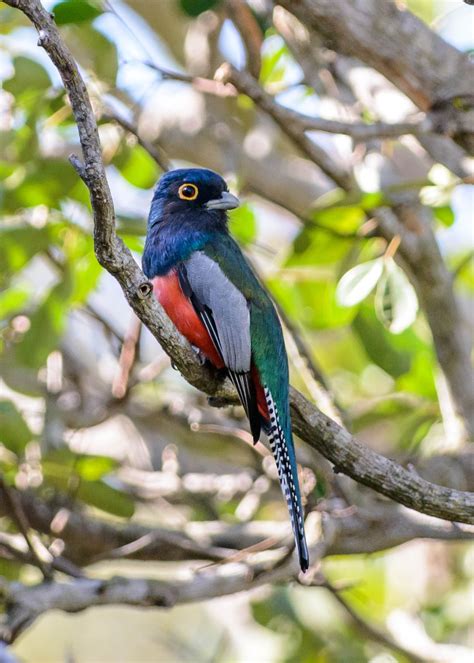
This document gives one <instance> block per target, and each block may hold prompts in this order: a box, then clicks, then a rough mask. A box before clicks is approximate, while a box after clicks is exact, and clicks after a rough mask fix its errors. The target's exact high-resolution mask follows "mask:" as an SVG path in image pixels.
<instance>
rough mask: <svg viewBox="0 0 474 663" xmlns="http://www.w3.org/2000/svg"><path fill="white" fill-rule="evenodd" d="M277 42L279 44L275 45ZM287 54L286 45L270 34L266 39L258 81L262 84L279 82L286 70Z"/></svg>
mask: <svg viewBox="0 0 474 663" xmlns="http://www.w3.org/2000/svg"><path fill="white" fill-rule="evenodd" d="M280 42H281V44H280ZM277 43H278V44H280V45H279V46H276V47H275V44H277ZM288 55H289V51H288V47H287V46H286V44H285V43H284V42H283V40H282V39H281V38H280V37H276V36H275V35H272V36H271V37H270V39H268V40H266V42H265V44H264V48H263V53H262V66H261V68H260V83H261V84H262V85H264V86H265V85H268V84H270V83H281V81H282V80H283V77H284V75H285V71H286V64H285V57H287V56H288Z"/></svg>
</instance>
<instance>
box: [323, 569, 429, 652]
mask: <svg viewBox="0 0 474 663" xmlns="http://www.w3.org/2000/svg"><path fill="white" fill-rule="evenodd" d="M317 584H318V586H321V587H324V588H325V589H327V590H328V591H329V592H331V594H332V596H333V597H334V598H335V599H336V601H337V602H338V603H339V605H340V606H342V607H343V608H344V610H345V611H346V612H347V614H348V615H349V616H350V618H351V620H352V621H353V622H354V624H355V625H356V626H357V628H358V629H359V631H360V632H361V633H362V634H363V635H364V636H367V637H368V638H370V640H374V641H375V642H380V643H381V644H382V645H384V646H385V647H388V648H389V649H392V650H393V651H396V652H398V653H399V654H402V656H406V657H407V658H408V659H409V660H410V661H413V663H424V661H426V659H425V658H421V657H420V656H418V655H417V654H414V653H413V652H412V651H410V650H409V649H405V647H403V646H402V645H399V644H398V643H397V642H395V640H393V639H392V638H391V637H390V636H389V635H387V634H386V633H384V632H383V631H380V630H379V629H377V628H375V627H374V626H372V624H370V623H369V622H366V621H365V620H364V619H362V617H361V616H360V615H359V614H358V613H357V612H356V611H355V610H354V609H353V607H352V606H351V604H350V603H349V602H348V601H346V599H345V598H344V597H343V596H342V594H341V591H342V590H341V589H339V588H337V587H335V586H334V585H333V584H331V583H330V582H329V581H328V580H327V579H326V578H324V579H323V580H322V582H321V583H317Z"/></svg>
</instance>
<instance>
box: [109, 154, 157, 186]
mask: <svg viewBox="0 0 474 663" xmlns="http://www.w3.org/2000/svg"><path fill="white" fill-rule="evenodd" d="M124 152H125V155H126V158H125V159H124V160H123V161H122V163H121V165H119V166H118V168H119V170H120V173H121V175H122V176H123V177H124V178H125V179H126V180H127V182H130V184H133V186H136V187H139V188H140V189H150V188H151V187H152V186H153V185H154V184H155V182H156V180H157V179H158V172H159V171H158V166H157V165H156V163H155V161H154V160H153V159H152V158H151V156H150V155H149V154H148V152H146V150H144V149H143V147H142V146H141V145H135V147H133V148H132V149H128V148H127V149H126V150H125V151H124Z"/></svg>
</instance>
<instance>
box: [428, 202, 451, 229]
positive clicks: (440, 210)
mask: <svg viewBox="0 0 474 663" xmlns="http://www.w3.org/2000/svg"><path fill="white" fill-rule="evenodd" d="M433 214H434V217H435V219H437V220H438V221H439V222H440V223H442V224H443V226H446V228H449V227H450V226H452V225H453V223H454V221H455V219H456V217H455V216H454V212H453V209H452V207H450V205H441V207H434V208H433Z"/></svg>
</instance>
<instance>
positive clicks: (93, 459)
mask: <svg viewBox="0 0 474 663" xmlns="http://www.w3.org/2000/svg"><path fill="white" fill-rule="evenodd" d="M116 468H117V461H116V460H115V459H113V458H109V457H108V456H81V457H80V458H79V459H78V460H77V462H76V464H75V469H76V472H77V473H78V474H79V475H80V476H81V477H82V478H83V479H86V480H87V481H98V480H99V479H102V477H104V476H105V475H106V474H109V473H110V472H112V470H114V469H116Z"/></svg>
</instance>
